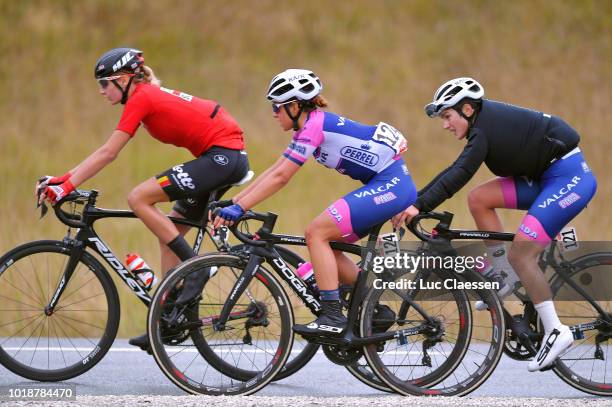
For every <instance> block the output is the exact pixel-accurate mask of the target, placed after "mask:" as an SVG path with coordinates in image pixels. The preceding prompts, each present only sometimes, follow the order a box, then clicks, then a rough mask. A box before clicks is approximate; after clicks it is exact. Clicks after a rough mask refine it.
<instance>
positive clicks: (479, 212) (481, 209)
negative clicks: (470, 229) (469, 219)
mask: <svg viewBox="0 0 612 407" xmlns="http://www.w3.org/2000/svg"><path fill="white" fill-rule="evenodd" d="M468 207H469V208H470V212H471V214H472V216H473V217H474V221H475V222H476V226H477V227H478V229H479V230H489V231H493V232H503V231H504V227H503V225H502V222H501V219H500V218H499V216H498V215H497V212H496V211H495V208H505V207H506V204H505V202H504V195H503V192H502V187H501V182H500V179H499V178H495V179H492V180H490V181H487V182H485V183H484V184H481V185H479V186H477V187H476V188H474V189H473V190H471V191H470V193H469V194H468ZM498 243H499V242H497V241H495V240H490V241H485V244H486V245H487V246H492V245H495V244H498Z"/></svg>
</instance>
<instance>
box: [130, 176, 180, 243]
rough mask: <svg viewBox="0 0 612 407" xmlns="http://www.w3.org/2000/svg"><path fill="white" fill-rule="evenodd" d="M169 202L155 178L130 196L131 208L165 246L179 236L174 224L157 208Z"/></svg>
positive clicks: (137, 188)
mask: <svg viewBox="0 0 612 407" xmlns="http://www.w3.org/2000/svg"><path fill="white" fill-rule="evenodd" d="M168 201H169V199H168V195H166V193H165V192H164V190H163V189H162V188H161V187H160V186H159V184H158V183H157V182H156V181H155V178H150V179H148V180H146V181H145V182H143V183H142V184H140V185H138V186H137V187H136V188H134V189H133V190H132V192H130V194H129V195H128V205H129V206H130V208H132V210H133V211H134V213H135V214H136V216H138V217H139V218H140V220H142V222H143V223H144V224H145V225H146V226H147V227H148V228H149V230H150V231H151V232H153V234H154V235H155V236H157V238H158V239H159V240H160V242H162V243H164V244H166V243H169V242H171V241H172V239H174V238H175V237H177V236H178V234H179V232H178V229H177V228H176V226H175V225H174V223H172V221H170V219H168V218H167V217H166V215H165V214H164V213H162V212H161V211H160V210H159V209H157V208H156V207H155V204H156V203H158V202H168Z"/></svg>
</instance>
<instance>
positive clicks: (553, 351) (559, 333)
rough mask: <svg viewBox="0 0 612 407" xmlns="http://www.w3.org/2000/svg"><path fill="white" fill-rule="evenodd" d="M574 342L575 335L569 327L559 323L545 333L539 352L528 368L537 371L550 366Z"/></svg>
mask: <svg viewBox="0 0 612 407" xmlns="http://www.w3.org/2000/svg"><path fill="white" fill-rule="evenodd" d="M573 343H574V335H572V331H571V330H570V329H569V327H567V326H565V325H559V326H558V327H557V328H555V329H553V330H552V331H551V332H547V333H546V334H544V341H543V342H542V346H541V347H540V350H539V351H538V354H537V355H536V356H535V358H533V360H532V361H530V362H529V365H528V366H527V370H529V371H530V372H537V371H538V370H542V369H546V368H547V367H548V366H550V365H551V364H552V363H553V362H554V361H555V360H556V359H557V358H558V357H559V356H560V355H561V354H562V353H563V352H565V351H566V350H568V349H569V348H570V347H571V346H572V344H573Z"/></svg>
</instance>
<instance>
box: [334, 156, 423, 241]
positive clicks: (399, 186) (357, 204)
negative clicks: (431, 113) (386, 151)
mask: <svg viewBox="0 0 612 407" xmlns="http://www.w3.org/2000/svg"><path fill="white" fill-rule="evenodd" d="M416 198H417V191H416V187H415V185H414V182H413V181H412V177H411V176H410V172H409V171H408V168H407V167H406V164H405V163H404V160H403V159H401V158H400V159H398V160H397V161H396V162H395V163H393V164H391V165H390V166H389V167H387V168H386V169H385V170H383V171H381V172H380V173H378V174H376V175H375V176H374V177H372V179H371V180H370V181H369V182H368V183H367V184H365V185H364V186H362V187H361V188H359V189H356V190H354V191H352V192H350V193H348V194H346V195H345V196H344V197H342V198H340V199H339V200H337V201H336V202H334V203H333V204H332V205H330V206H329V207H328V208H327V214H328V215H329V216H330V217H331V218H332V220H333V221H334V222H335V223H336V225H337V226H338V229H339V230H340V232H341V233H342V237H343V239H344V240H345V241H346V242H349V243H352V242H355V241H357V240H359V239H360V238H362V237H364V236H366V235H367V234H368V232H369V230H370V228H371V227H372V226H375V225H378V224H380V223H383V222H385V221H386V220H389V219H390V218H391V217H393V216H394V215H397V214H398V213H400V212H401V211H403V210H404V209H406V208H407V207H409V206H410V205H412V204H413V203H414V202H415V201H416Z"/></svg>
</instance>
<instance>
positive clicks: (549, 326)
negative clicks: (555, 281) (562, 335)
mask: <svg viewBox="0 0 612 407" xmlns="http://www.w3.org/2000/svg"><path fill="white" fill-rule="evenodd" d="M534 307H535V309H536V311H538V315H539V316H540V319H541V320H542V325H544V332H550V331H552V330H553V329H555V328H558V327H559V325H562V324H561V321H560V320H559V317H558V316H557V311H556V310H555V304H554V303H553V302H552V300H548V301H543V302H541V303H539V304H535V305H534Z"/></svg>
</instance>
